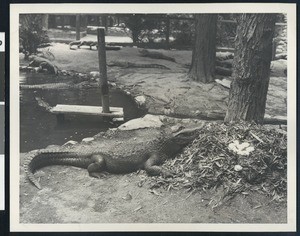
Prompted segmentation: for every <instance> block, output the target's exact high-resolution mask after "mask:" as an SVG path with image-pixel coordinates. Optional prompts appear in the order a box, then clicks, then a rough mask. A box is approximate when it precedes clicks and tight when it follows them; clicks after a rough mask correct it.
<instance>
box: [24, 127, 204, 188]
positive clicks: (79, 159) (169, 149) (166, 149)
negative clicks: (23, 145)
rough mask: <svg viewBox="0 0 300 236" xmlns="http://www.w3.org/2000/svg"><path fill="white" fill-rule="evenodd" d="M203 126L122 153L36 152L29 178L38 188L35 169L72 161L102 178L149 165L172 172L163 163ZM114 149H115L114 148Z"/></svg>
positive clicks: (157, 170) (29, 165)
mask: <svg viewBox="0 0 300 236" xmlns="http://www.w3.org/2000/svg"><path fill="white" fill-rule="evenodd" d="M201 128H202V127H197V128H193V129H184V130H182V131H180V132H177V133H175V134H172V135H170V136H168V137H163V136H162V137H159V138H157V139H155V140H154V141H152V142H150V143H149V145H148V146H147V147H144V148H142V149H137V150H128V151H127V150H124V152H123V153H121V154H120V155H118V154H116V153H114V154H113V153H103V152H100V151H95V152H93V153H88V154H81V153H76V152H68V151H67V152H65V151H62V152H60V151H58V152H57V151H45V150H39V151H35V152H32V155H31V158H30V160H29V161H27V162H26V163H25V165H24V170H25V173H26V175H27V177H28V179H29V180H30V181H31V183H33V184H34V185H35V186H36V187H37V188H38V189H41V186H40V184H39V182H38V181H37V180H36V179H35V177H34V172H35V171H36V170H38V169H40V168H43V167H46V166H50V165H70V166H76V167H80V168H84V169H87V170H88V172H89V175H90V176H92V177H96V178H100V177H101V172H103V171H107V172H110V173H130V172H133V171H136V170H138V169H145V170H146V172H147V173H148V174H149V175H164V176H171V173H170V172H168V171H165V170H163V169H162V168H161V167H160V166H159V165H161V164H163V163H164V161H165V160H166V159H168V158H173V157H175V156H176V155H177V154H178V153H179V152H180V151H181V150H182V149H183V148H184V147H185V146H187V145H188V144H189V143H190V142H191V141H192V140H193V139H195V138H196V137H197V135H198V132H197V131H198V130H199V129H201ZM111 150H114V149H113V148H112V149H111Z"/></svg>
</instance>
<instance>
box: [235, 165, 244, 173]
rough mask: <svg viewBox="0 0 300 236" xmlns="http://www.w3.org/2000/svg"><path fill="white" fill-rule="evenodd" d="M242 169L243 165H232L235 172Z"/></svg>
mask: <svg viewBox="0 0 300 236" xmlns="http://www.w3.org/2000/svg"><path fill="white" fill-rule="evenodd" d="M242 169H243V167H242V166H240V165H235V166H234V170H235V171H236V172H239V171H241V170H242Z"/></svg>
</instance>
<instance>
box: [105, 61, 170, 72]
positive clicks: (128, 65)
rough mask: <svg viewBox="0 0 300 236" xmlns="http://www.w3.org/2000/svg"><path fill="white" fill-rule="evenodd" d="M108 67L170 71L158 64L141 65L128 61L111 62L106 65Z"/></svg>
mask: <svg viewBox="0 0 300 236" xmlns="http://www.w3.org/2000/svg"><path fill="white" fill-rule="evenodd" d="M107 65H108V66H119V67H124V68H158V69H165V70H170V68H168V67H166V66H164V65H159V64H142V63H133V62H128V61H111V62H109V63H107Z"/></svg>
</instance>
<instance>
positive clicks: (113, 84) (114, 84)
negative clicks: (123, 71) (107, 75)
mask: <svg viewBox="0 0 300 236" xmlns="http://www.w3.org/2000/svg"><path fill="white" fill-rule="evenodd" d="M108 84H109V85H110V86H113V87H116V86H117V84H116V83H113V82H109V81H108Z"/></svg>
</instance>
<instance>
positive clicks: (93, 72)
mask: <svg viewBox="0 0 300 236" xmlns="http://www.w3.org/2000/svg"><path fill="white" fill-rule="evenodd" d="M90 76H92V77H98V76H100V73H99V71H91V72H90Z"/></svg>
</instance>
